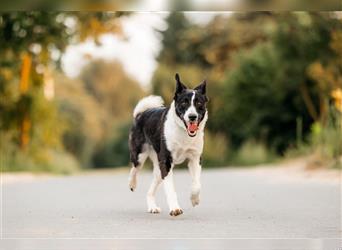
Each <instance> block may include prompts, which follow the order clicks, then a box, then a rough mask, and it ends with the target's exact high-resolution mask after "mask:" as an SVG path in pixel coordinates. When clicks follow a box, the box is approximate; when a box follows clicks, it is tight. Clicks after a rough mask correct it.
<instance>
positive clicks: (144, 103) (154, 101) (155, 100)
mask: <svg viewBox="0 0 342 250" xmlns="http://www.w3.org/2000/svg"><path fill="white" fill-rule="evenodd" d="M163 106H164V100H163V98H161V97H160V96H156V95H150V96H147V97H145V98H143V99H141V100H140V101H139V102H138V104H137V106H135V108H134V111H133V117H134V118H136V117H137V115H138V114H140V113H142V112H144V111H146V110H148V109H151V108H158V107H163Z"/></svg>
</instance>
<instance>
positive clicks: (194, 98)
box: [174, 74, 208, 137]
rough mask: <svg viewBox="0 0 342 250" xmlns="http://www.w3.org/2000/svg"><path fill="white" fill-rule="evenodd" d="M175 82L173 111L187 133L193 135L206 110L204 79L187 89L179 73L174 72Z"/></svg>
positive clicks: (206, 100)
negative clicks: (194, 86)
mask: <svg viewBox="0 0 342 250" xmlns="http://www.w3.org/2000/svg"><path fill="white" fill-rule="evenodd" d="M176 83H177V86H176V93H175V97H174V101H175V111H176V114H177V116H178V117H179V118H180V119H181V120H182V121H183V123H184V128H185V129H186V131H187V132H188V135H189V136H191V137H194V136H196V134H197V130H198V128H199V125H200V123H201V122H202V120H203V119H204V117H205V114H206V112H207V109H206V103H207V102H208V98H207V96H206V81H203V82H202V83H201V84H200V85H198V86H197V87H196V88H194V89H193V90H192V89H188V88H187V87H186V86H185V85H184V84H183V83H182V82H181V81H180V78H179V75H178V74H176Z"/></svg>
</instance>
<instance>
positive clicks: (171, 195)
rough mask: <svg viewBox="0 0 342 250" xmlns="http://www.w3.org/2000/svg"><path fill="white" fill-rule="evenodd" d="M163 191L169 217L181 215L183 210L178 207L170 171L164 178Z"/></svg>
mask: <svg viewBox="0 0 342 250" xmlns="http://www.w3.org/2000/svg"><path fill="white" fill-rule="evenodd" d="M164 190H165V195H166V199H167V203H168V205H169V208H170V215H171V216H177V215H180V214H182V213H183V210H182V209H181V208H180V207H179V204H178V199H177V194H176V190H175V186H174V183H173V173H172V169H171V170H170V172H169V173H168V175H167V176H166V177H165V178H164Z"/></svg>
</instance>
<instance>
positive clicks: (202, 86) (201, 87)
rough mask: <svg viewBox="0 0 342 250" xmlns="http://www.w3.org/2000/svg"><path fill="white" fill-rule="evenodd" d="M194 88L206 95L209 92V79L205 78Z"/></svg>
mask: <svg viewBox="0 0 342 250" xmlns="http://www.w3.org/2000/svg"><path fill="white" fill-rule="evenodd" d="M194 90H197V91H198V92H199V93H201V94H202V95H205V94H206V92H207V80H203V82H201V83H200V85H198V86H197V87H196V88H194Z"/></svg>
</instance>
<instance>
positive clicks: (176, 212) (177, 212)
mask: <svg viewBox="0 0 342 250" xmlns="http://www.w3.org/2000/svg"><path fill="white" fill-rule="evenodd" d="M182 213H183V210H182V209H181V208H175V209H172V210H171V211H170V215H171V216H178V215H181V214H182Z"/></svg>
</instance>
